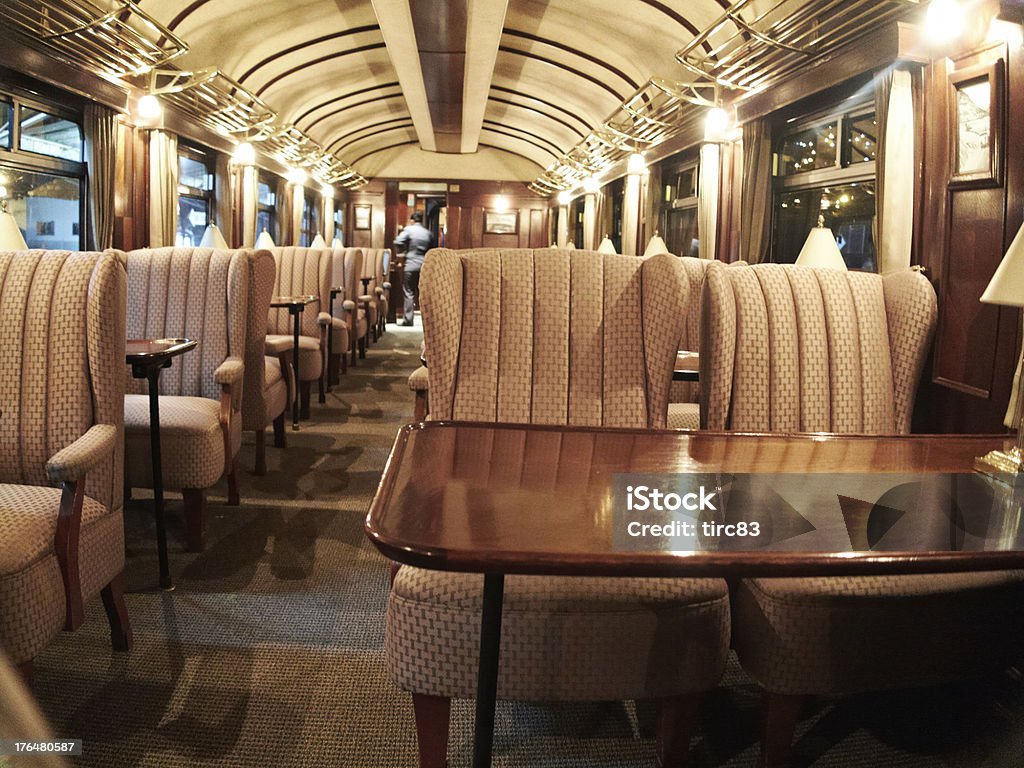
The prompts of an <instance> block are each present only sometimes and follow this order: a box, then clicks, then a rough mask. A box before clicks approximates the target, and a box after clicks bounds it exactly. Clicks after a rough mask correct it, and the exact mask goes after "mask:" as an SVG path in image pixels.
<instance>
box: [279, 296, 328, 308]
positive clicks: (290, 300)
mask: <svg viewBox="0 0 1024 768" xmlns="http://www.w3.org/2000/svg"><path fill="white" fill-rule="evenodd" d="M315 301H320V297H319V296H313V295H312V294H308V295H301V296H272V297H271V298H270V306H271V307H274V308H277V309H283V308H285V307H304V306H306V305H307V304H312V303H313V302H315Z"/></svg>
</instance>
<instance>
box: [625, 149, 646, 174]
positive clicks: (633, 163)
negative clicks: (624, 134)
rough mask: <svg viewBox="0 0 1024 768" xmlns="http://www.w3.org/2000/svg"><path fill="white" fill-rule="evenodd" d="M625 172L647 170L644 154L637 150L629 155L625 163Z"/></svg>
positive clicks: (642, 171) (643, 171)
mask: <svg viewBox="0 0 1024 768" xmlns="http://www.w3.org/2000/svg"><path fill="white" fill-rule="evenodd" d="M626 171H627V173H645V172H646V171H647V161H646V160H644V156H643V155H642V154H641V153H639V152H634V153H633V154H632V155H630V156H629V162H628V163H627V164H626Z"/></svg>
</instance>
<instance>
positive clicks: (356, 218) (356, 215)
mask: <svg viewBox="0 0 1024 768" xmlns="http://www.w3.org/2000/svg"><path fill="white" fill-rule="evenodd" d="M372 211H373V206H371V205H362V204H357V205H353V206H352V226H353V228H354V229H369V228H370V213H371V212H372Z"/></svg>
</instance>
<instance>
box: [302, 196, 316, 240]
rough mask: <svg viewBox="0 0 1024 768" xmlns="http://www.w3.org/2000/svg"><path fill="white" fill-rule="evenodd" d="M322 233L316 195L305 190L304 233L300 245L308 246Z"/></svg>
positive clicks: (303, 208) (303, 209) (303, 203)
mask: <svg viewBox="0 0 1024 768" xmlns="http://www.w3.org/2000/svg"><path fill="white" fill-rule="evenodd" d="M319 231H320V205H319V203H318V201H317V199H316V193H314V192H312V191H311V190H308V189H307V190H305V194H304V195H303V197H302V232H301V235H300V238H299V245H304V246H308V245H309V244H310V243H312V242H313V239H314V238H315V237H316V236H317V233H318V232H319Z"/></svg>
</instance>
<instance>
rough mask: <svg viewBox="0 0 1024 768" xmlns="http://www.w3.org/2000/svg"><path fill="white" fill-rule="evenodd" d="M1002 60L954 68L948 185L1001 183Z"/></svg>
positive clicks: (976, 185) (984, 185)
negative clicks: (959, 68) (956, 69)
mask: <svg viewBox="0 0 1024 768" xmlns="http://www.w3.org/2000/svg"><path fill="white" fill-rule="evenodd" d="M1002 65H1003V62H1002V61H995V62H992V63H991V64H983V65H980V66H975V67H966V68H965V69H962V70H958V71H956V72H954V73H953V74H952V75H950V77H949V83H950V95H951V98H952V101H953V109H952V110H950V111H951V113H952V115H953V126H952V136H951V138H952V141H951V142H950V151H951V153H952V156H951V158H950V160H951V168H950V176H949V186H951V187H988V186H1000V185H1001V184H1002V178H1003V162H1002V156H1003V146H1002V144H1003V99H1004V94H1003V66H1002Z"/></svg>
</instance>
